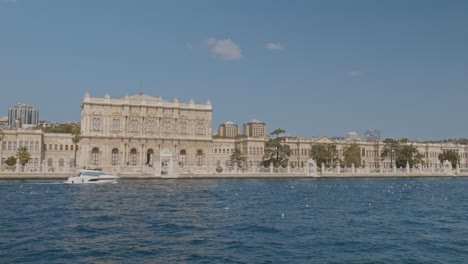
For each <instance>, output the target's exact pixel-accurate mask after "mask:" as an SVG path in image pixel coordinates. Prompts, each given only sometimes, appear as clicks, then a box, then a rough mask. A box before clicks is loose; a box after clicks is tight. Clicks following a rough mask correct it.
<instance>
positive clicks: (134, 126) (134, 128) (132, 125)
mask: <svg viewBox="0 0 468 264" xmlns="http://www.w3.org/2000/svg"><path fill="white" fill-rule="evenodd" d="M130 131H131V132H138V120H137V119H131V120H130Z"/></svg>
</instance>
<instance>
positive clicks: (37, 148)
mask: <svg viewBox="0 0 468 264" xmlns="http://www.w3.org/2000/svg"><path fill="white" fill-rule="evenodd" d="M36 150H39V142H37V141H36Z"/></svg>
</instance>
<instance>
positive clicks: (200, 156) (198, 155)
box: [197, 149, 203, 166]
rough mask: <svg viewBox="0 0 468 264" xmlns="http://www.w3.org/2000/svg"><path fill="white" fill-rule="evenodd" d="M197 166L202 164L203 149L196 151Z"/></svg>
mask: <svg viewBox="0 0 468 264" xmlns="http://www.w3.org/2000/svg"><path fill="white" fill-rule="evenodd" d="M197 166H203V151H201V150H200V149H199V150H198V151H197Z"/></svg>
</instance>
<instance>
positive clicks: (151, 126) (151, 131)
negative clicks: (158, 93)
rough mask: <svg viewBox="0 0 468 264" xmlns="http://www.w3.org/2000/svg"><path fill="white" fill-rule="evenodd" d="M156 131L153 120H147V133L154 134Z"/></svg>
mask: <svg viewBox="0 0 468 264" xmlns="http://www.w3.org/2000/svg"><path fill="white" fill-rule="evenodd" d="M155 130H156V122H155V121H154V120H153V119H150V120H148V132H150V133H154V131H155Z"/></svg>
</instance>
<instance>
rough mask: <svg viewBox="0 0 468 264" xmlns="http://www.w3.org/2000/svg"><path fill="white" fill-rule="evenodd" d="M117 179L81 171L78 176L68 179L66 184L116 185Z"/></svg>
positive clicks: (111, 176)
mask: <svg viewBox="0 0 468 264" xmlns="http://www.w3.org/2000/svg"><path fill="white" fill-rule="evenodd" d="M118 178H119V177H118V176H115V175H106V174H104V173H102V172H101V171H97V170H81V171H80V174H79V175H78V176H73V177H70V178H68V180H67V181H66V183H70V184H82V183H116V182H117V179H118Z"/></svg>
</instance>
